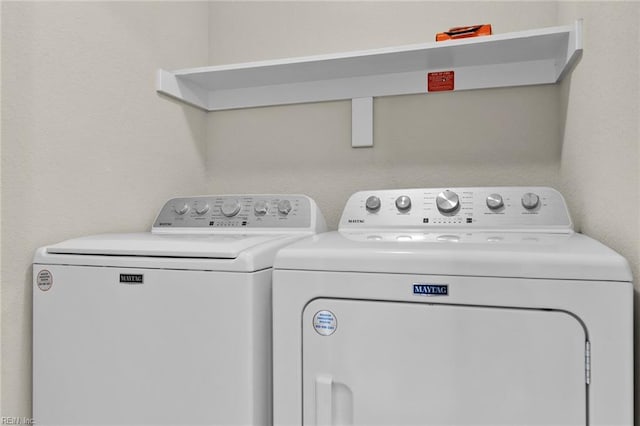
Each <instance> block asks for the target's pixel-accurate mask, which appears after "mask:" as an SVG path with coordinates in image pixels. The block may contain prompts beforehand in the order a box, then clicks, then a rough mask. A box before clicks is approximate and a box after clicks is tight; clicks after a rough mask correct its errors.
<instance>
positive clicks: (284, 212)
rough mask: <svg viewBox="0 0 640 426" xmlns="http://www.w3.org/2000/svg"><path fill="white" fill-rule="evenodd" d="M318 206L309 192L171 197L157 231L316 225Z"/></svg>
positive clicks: (234, 229)
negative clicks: (307, 193) (306, 194)
mask: <svg viewBox="0 0 640 426" xmlns="http://www.w3.org/2000/svg"><path fill="white" fill-rule="evenodd" d="M317 216H318V212H317V207H316V206H315V203H314V202H313V200H311V199H310V198H309V197H307V196H305V195H211V196H202V197H184V198H174V199H171V200H169V201H167V202H166V203H165V205H164V207H162V210H160V213H159V214H158V216H157V217H156V220H155V222H154V224H153V231H154V232H162V231H163V230H168V229H175V228H179V229H182V230H184V229H185V228H191V229H198V230H202V231H204V230H209V231H222V230H225V229H228V230H233V231H235V232H238V229H256V228H260V229H264V228H267V229H274V230H275V229H283V228H284V229H290V228H293V229H297V230H300V229H304V228H312V227H314V221H315V220H317V219H318V218H317Z"/></svg>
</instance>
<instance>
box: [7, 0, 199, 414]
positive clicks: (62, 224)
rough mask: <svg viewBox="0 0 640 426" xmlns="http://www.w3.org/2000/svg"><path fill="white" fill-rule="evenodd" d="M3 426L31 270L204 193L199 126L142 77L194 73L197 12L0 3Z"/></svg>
mask: <svg viewBox="0 0 640 426" xmlns="http://www.w3.org/2000/svg"><path fill="white" fill-rule="evenodd" d="M1 7H2V207H3V210H2V261H3V265H4V268H3V270H2V397H3V399H2V415H3V416H27V417H29V416H30V412H31V269H30V267H31V265H30V263H31V257H32V256H33V253H34V251H35V249H36V248H37V247H39V246H41V245H44V244H48V243H53V242H57V241H60V240H63V239H66V238H70V237H75V236H80V235H83V234H90V233H99V232H126V231H139V230H142V229H146V228H149V227H150V226H151V221H152V220H153V216H154V213H155V212H156V210H157V209H159V208H160V207H161V205H162V203H163V202H164V201H165V200H166V199H167V198H169V197H171V196H173V195H176V194H194V193H202V192H204V168H205V161H204V159H205V151H206V143H205V142H206V141H205V137H204V130H205V125H204V119H205V114H204V113H202V112H200V111H196V110H194V109H192V108H190V107H186V106H181V105H178V104H176V103H174V102H172V101H169V100H165V99H161V98H160V97H159V96H158V95H157V94H156V93H155V90H154V80H155V71H156V69H157V68H158V67H165V68H168V69H174V68H180V67H184V66H185V65H193V66H201V65H205V64H206V60H207V44H208V41H207V28H208V16H207V9H208V5H207V4H206V3H182V2H181V3H179V4H176V3H164V2H162V3H148V2H131V3H124V2H106V3H81V2H71V3H61V2H40V3H34V2H16V3H12V2H2V5H1Z"/></svg>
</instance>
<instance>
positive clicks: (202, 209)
mask: <svg viewBox="0 0 640 426" xmlns="http://www.w3.org/2000/svg"><path fill="white" fill-rule="evenodd" d="M208 211H209V204H205V205H204V206H202V207H196V214H198V215H199V216H202V215H203V214H205V213H206V212H208Z"/></svg>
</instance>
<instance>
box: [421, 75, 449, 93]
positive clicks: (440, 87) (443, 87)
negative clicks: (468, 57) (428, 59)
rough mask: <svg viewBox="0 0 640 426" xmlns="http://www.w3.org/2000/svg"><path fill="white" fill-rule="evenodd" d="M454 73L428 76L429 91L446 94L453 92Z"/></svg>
mask: <svg viewBox="0 0 640 426" xmlns="http://www.w3.org/2000/svg"><path fill="white" fill-rule="evenodd" d="M453 77H454V76H453V71H437V72H430V73H428V74H427V91H428V92H444V91H447V90H453V81H454V78H453Z"/></svg>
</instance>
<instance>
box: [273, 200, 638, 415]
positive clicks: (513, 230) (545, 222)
mask: <svg viewBox="0 0 640 426" xmlns="http://www.w3.org/2000/svg"><path fill="white" fill-rule="evenodd" d="M631 281H632V277H631V273H630V268H629V265H628V264H627V262H626V261H625V259H624V258H622V257H621V256H620V255H618V254H617V253H615V252H614V251H612V250H611V249H609V248H607V247H605V246H604V245H602V244H601V243H599V242H597V241H595V240H593V239H591V238H589V237H587V236H585V235H582V234H579V233H575V232H574V231H573V229H572V222H571V219H570V216H569V213H568V210H567V207H566V205H565V201H564V199H563V197H562V196H561V195H560V194H559V193H558V192H557V191H555V190H553V189H551V188H542V187H528V188H518V187H500V188H449V189H446V188H439V189H410V190H383V191H364V192H358V193H356V194H354V195H353V196H352V197H351V198H350V199H349V200H348V202H347V204H346V207H345V209H344V211H343V214H342V218H341V220H340V226H339V230H338V231H337V232H329V233H325V234H320V235H316V236H314V237H311V238H307V239H304V240H301V241H299V242H297V243H294V244H292V245H290V246H288V247H286V248H284V249H283V250H282V251H280V252H279V253H278V255H277V257H276V261H275V266H274V283H273V315H274V317H273V318H274V323H273V325H274V331H273V334H274V343H273V348H274V423H275V424H276V425H294V424H296V425H367V426H369V425H396V426H397V425H440V426H442V425H451V426H453V425H456V426H460V425H549V426H551V425H555V426H557V425H602V426H604V425H609V426H610V425H632V423H633V334H632V333H633V297H632V292H633V290H632V283H631Z"/></svg>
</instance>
